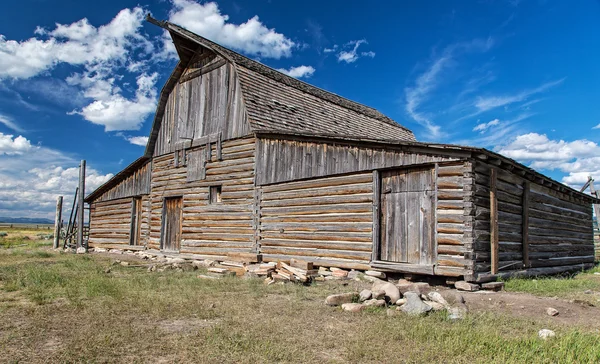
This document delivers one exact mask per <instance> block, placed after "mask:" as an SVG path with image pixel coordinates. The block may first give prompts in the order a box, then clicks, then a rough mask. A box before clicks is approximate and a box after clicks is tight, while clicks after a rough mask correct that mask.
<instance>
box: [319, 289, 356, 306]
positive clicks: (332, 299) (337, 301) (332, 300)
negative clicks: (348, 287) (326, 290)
mask: <svg viewBox="0 0 600 364" xmlns="http://www.w3.org/2000/svg"><path fill="white" fill-rule="evenodd" d="M356 299H358V293H356V292H350V293H340V294H332V295H331V296H328V297H327V298H326V299H325V304H326V305H329V306H339V305H342V304H344V303H351V302H352V301H354V300H356Z"/></svg>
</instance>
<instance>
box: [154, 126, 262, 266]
mask: <svg viewBox="0 0 600 364" xmlns="http://www.w3.org/2000/svg"><path fill="white" fill-rule="evenodd" d="M211 148H212V150H211V159H210V162H208V163H207V164H206V170H205V178H204V179H200V180H191V181H190V182H188V178H187V174H188V172H189V173H194V174H196V173H195V172H194V171H189V170H188V167H189V166H190V165H188V166H186V165H180V166H179V167H175V160H174V159H175V157H174V153H170V154H166V155H163V156H160V157H155V158H154V162H153V169H152V185H151V187H152V188H151V195H150V197H151V201H152V220H151V222H152V224H151V225H152V226H151V229H150V239H149V241H148V246H149V247H150V248H153V249H159V248H160V233H161V232H160V229H161V218H162V208H163V201H164V198H165V197H175V196H182V197H183V220H182V241H181V250H180V253H187V254H197V255H204V256H225V255H226V253H227V252H251V251H253V250H254V249H255V246H254V245H255V240H254V229H253V221H254V220H253V217H254V216H253V213H254V210H253V209H254V150H255V143H254V138H250V137H249V138H240V139H233V140H227V141H224V142H223V144H222V149H221V153H222V155H221V160H219V159H218V157H217V145H215V144H212V145H211ZM191 151H192V152H193V151H194V149H192V150H191ZM217 185H219V186H221V188H222V193H221V197H222V202H220V203H215V204H209V201H208V195H209V188H210V186H217Z"/></svg>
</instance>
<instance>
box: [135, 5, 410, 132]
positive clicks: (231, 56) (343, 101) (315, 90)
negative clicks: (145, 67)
mask: <svg viewBox="0 0 600 364" xmlns="http://www.w3.org/2000/svg"><path fill="white" fill-rule="evenodd" d="M146 20H147V21H148V22H150V23H152V24H155V25H158V26H160V27H162V28H164V29H166V30H168V31H169V32H171V34H172V35H173V33H175V34H177V35H178V36H180V37H183V38H187V39H189V40H191V41H194V42H196V43H199V44H201V45H202V46H205V47H207V48H209V49H211V50H212V51H214V52H216V53H218V54H220V55H222V56H223V57H225V58H226V59H228V60H229V61H231V62H233V63H235V64H237V65H241V66H243V67H246V68H248V69H250V70H251V71H254V72H258V73H260V74H262V75H264V76H266V77H268V78H270V79H273V80H275V81H277V82H280V83H282V84H284V85H287V86H290V87H293V88H295V89H298V90H300V91H302V92H305V93H307V94H310V95H313V96H315V97H318V98H320V99H322V100H325V101H328V102H331V103H334V104H336V105H339V106H341V107H344V108H346V109H349V110H352V111H354V112H357V113H360V114H363V115H365V116H368V117H370V118H373V119H376V120H379V121H382V122H384V123H387V124H390V125H393V126H395V127H398V128H401V129H404V130H406V131H408V132H410V133H412V131H411V130H409V129H408V128H406V127H405V126H403V125H400V124H399V123H397V122H396V121H394V120H392V119H391V118H390V117H388V116H386V115H384V114H383V113H381V112H380V111H378V110H377V109H375V108H372V107H370V106H366V105H363V104H361V103H358V102H356V101H352V100H350V99H347V98H345V97H342V96H340V95H338V94H335V93H333V92H330V91H327V90H324V89H322V88H319V87H317V86H314V85H311V84H309V83H307V82H304V81H301V80H298V79H296V78H294V77H291V76H288V75H286V74H284V73H281V72H280V71H277V70H275V69H274V68H271V67H269V66H267V65H265V64H263V63H260V62H258V61H255V60H253V59H251V58H248V57H246V56H244V55H242V54H240V53H238V52H236V51H233V50H231V49H229V48H226V47H224V46H221V45H220V44H218V43H215V42H213V41H211V40H210V39H207V38H205V37H203V36H201V35H198V34H196V33H194V32H192V31H190V30H187V29H185V28H184V27H182V26H180V25H177V24H174V23H171V22H169V21H159V20H156V19H154V18H152V17H151V16H150V15H148V16H147V17H146ZM178 51H179V50H178ZM180 56H181V54H180Z"/></svg>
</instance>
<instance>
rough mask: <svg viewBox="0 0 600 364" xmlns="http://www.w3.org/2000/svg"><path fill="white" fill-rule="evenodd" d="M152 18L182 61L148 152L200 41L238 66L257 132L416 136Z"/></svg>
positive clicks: (407, 138) (376, 137) (379, 137)
mask: <svg viewBox="0 0 600 364" xmlns="http://www.w3.org/2000/svg"><path fill="white" fill-rule="evenodd" d="M148 20H149V21H150V22H152V23H154V24H157V25H159V26H161V27H162V28H164V29H166V30H167V31H169V33H170V34H171V37H172V38H173V43H174V44H175V48H176V49H177V53H178V54H179V58H180V62H179V64H178V66H177V68H176V70H175V71H174V72H173V74H172V75H171V78H170V79H169V81H168V82H167V84H166V85H165V88H163V92H162V93H161V100H160V101H159V107H158V109H157V112H156V116H155V119H154V124H153V127H152V133H151V135H150V140H149V142H148V146H147V149H146V154H147V155H151V154H152V151H153V149H154V142H155V139H156V137H157V133H158V129H159V128H160V122H161V120H162V112H164V105H163V107H162V108H161V103H166V99H167V98H168V95H169V93H170V91H171V89H172V88H173V86H174V85H175V83H176V82H177V80H178V79H179V77H180V76H181V74H182V72H183V70H184V69H185V68H186V67H187V65H188V63H190V61H191V60H192V57H193V56H194V54H195V53H196V52H197V51H198V50H199V48H200V47H204V48H207V49H209V50H211V51H212V52H214V53H216V54H218V55H219V56H221V57H223V58H225V59H226V60H227V61H229V62H231V63H232V64H233V65H234V66H235V69H236V71H237V74H238V77H239V82H240V85H241V87H242V93H243V98H244V104H245V107H246V110H247V113H248V122H249V124H250V127H251V129H252V131H253V132H271V133H277V132H282V133H293V134H299V135H307V136H310V135H312V136H331V137H344V138H354V139H365V140H390V139H392V140H399V141H415V136H414V135H413V133H412V131H410V130H409V129H407V128H405V127H403V126H402V125H400V124H398V123H397V122H395V121H393V120H392V119H390V118H389V117H387V116H385V115H383V114H382V113H380V112H379V111H377V110H375V109H373V108H371V107H368V106H365V105H361V104H359V103H357V102H354V101H351V100H348V99H346V98H343V97H341V96H338V95H336V94H333V93H331V92H328V91H325V90H322V89H320V88H318V87H315V86H312V85H310V84H308V83H306V82H302V81H300V80H297V79H295V78H293V77H290V76H287V75H285V74H283V73H281V72H279V71H276V70H274V69H272V68H270V67H268V66H265V65H263V64H262V63H260V62H257V61H254V60H252V59H250V58H247V57H245V56H242V55H241V54H239V53H237V52H234V51H232V50H230V49H227V48H225V47H223V46H221V45H219V44H217V43H214V42H212V41H210V40H208V39H206V38H204V37H201V36H199V35H197V34H194V33H192V32H190V31H189V30H186V29H184V28H182V27H180V26H178V25H176V24H173V23H170V22H166V21H164V22H159V21H157V20H155V19H152V18H151V17H148ZM163 99H164V100H163Z"/></svg>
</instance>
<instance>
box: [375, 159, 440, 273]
mask: <svg viewBox="0 0 600 364" xmlns="http://www.w3.org/2000/svg"><path fill="white" fill-rule="evenodd" d="M434 197H435V182H434V169H433V168H431V167H428V168H421V169H409V170H396V171H387V172H383V173H382V175H381V196H380V201H381V207H380V211H381V213H380V229H381V232H380V237H381V238H380V240H381V245H380V249H379V252H380V260H382V261H389V262H397V263H409V264H417V265H429V264H433V261H434V256H435V253H434V252H435V219H434V211H435V210H434Z"/></svg>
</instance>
